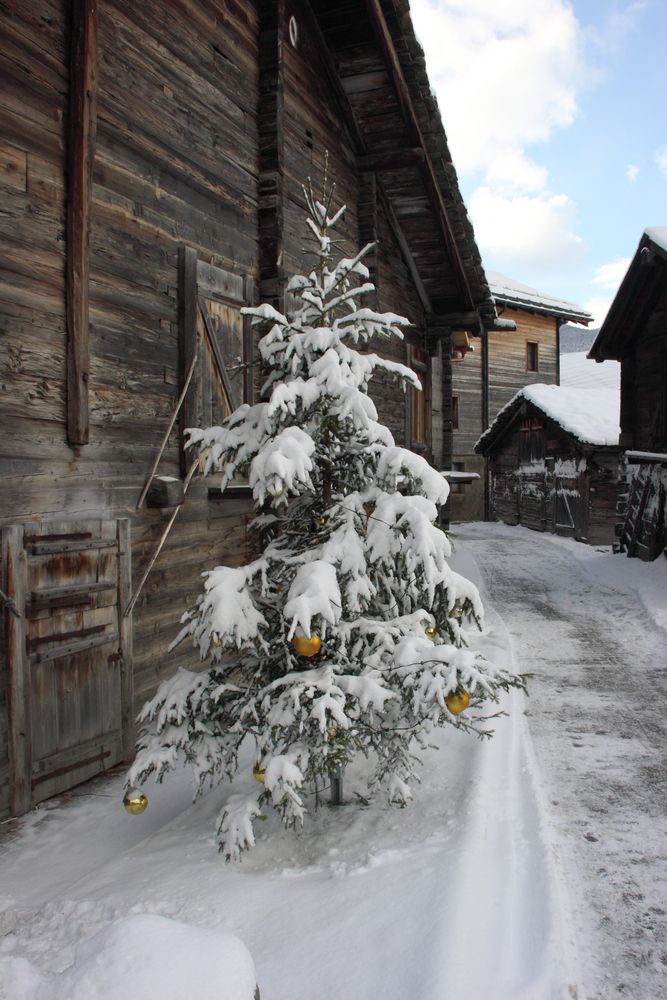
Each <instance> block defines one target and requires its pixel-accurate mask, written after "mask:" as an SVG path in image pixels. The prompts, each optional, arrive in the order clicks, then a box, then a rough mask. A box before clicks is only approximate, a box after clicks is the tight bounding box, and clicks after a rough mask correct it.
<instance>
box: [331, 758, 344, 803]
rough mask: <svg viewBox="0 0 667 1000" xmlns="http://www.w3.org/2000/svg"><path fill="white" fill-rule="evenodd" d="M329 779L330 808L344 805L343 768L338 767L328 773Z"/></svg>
mask: <svg viewBox="0 0 667 1000" xmlns="http://www.w3.org/2000/svg"><path fill="white" fill-rule="evenodd" d="M330 778H331V795H330V797H329V802H330V804H331V805H332V806H342V805H345V803H344V802H343V768H342V767H339V768H337V769H336V770H335V771H331V772H330Z"/></svg>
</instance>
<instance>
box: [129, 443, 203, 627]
mask: <svg viewBox="0 0 667 1000" xmlns="http://www.w3.org/2000/svg"><path fill="white" fill-rule="evenodd" d="M198 465H199V456H197V458H196V459H195V460H194V462H193V463H192V465H191V466H190V468H189V470H188V474H187V476H186V477H185V482H184V483H183V494H184V495H185V494H186V493H187V491H188V487H189V485H190V482H191V480H192V477H193V476H194V474H195V471H196V469H197V466H198ZM180 509H181V504H179V505H178V507H174V510H173V512H172V515H171V517H170V518H169V521H168V522H167V524H166V526H165V528H164V531H163V532H162V535H161V536H160V541H159V542H158V545H157V548H156V550H155V552H154V553H153V556H152V558H151V561H150V562H149V564H148V566H147V567H146V570H145V572H144V575H143V576H142V578H141V580H140V582H139V586H138V587H137V589H136V590H135V592H134V594H133V596H132V598H131V600H130V601H129V603H128V605H127V607H126V608H125V617H126V618H127V616H128V615H131V614H132V612H133V610H134V606H135V604H136V603H137V601H138V600H139V596H140V594H141V591H142V590H143V589H144V584H145V583H146V580H147V579H148V576H149V574H150V571H151V570H152V569H153V566H154V565H155V561H156V559H157V557H158V556H159V555H160V552H161V551H162V547H163V545H164V543H165V542H166V541H167V538H168V537H169V532H170V531H171V529H172V525H173V523H174V521H175V520H176V518H177V517H178V512H179V510H180Z"/></svg>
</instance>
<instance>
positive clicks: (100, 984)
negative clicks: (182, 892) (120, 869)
mask: <svg viewBox="0 0 667 1000" xmlns="http://www.w3.org/2000/svg"><path fill="white" fill-rule="evenodd" d="M3 985H4V989H5V993H0V996H7V997H8V998H10V1000H24V998H25V1000H29V998H32V997H35V998H39V1000H149V998H151V997H160V1000H184V998H190V997H192V998H196V1000H253V998H254V996H255V987H256V976H255V967H254V964H253V961H252V958H251V957H250V953H249V952H248V949H247V948H246V947H245V945H244V944H243V942H242V941H241V940H240V939H239V938H238V937H236V936H235V935H233V934H230V933H228V932H227V931H223V930H219V929H214V930H211V929H209V928H206V927H192V926H190V925H187V924H183V923H180V922H178V921H176V920H168V919H167V918H166V917H160V916H156V915H154V914H148V913H136V914H130V915H129V916H127V917H122V918H121V919H119V920H116V921H114V922H113V923H112V924H110V925H108V926H105V927H103V928H102V930H100V931H98V932H97V934H94V935H93V936H92V937H91V938H88V939H87V940H84V941H83V942H82V943H81V944H80V945H78V946H77V947H76V949H75V959H74V962H73V964H72V965H71V966H70V967H69V968H67V969H66V970H65V971H64V972H63V973H62V974H61V975H59V976H57V977H55V978H53V979H47V978H46V977H44V976H42V975H40V974H39V973H38V972H37V971H36V969H35V968H34V967H33V966H32V965H31V964H30V963H29V962H27V961H26V960H25V959H23V958H6V959H3V958H2V957H0V989H2V987H3Z"/></svg>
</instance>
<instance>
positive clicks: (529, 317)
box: [450, 307, 559, 521]
mask: <svg viewBox="0 0 667 1000" xmlns="http://www.w3.org/2000/svg"><path fill="white" fill-rule="evenodd" d="M500 318H501V319H503V320H512V321H513V322H514V323H516V330H515V331H509V330H507V331H505V330H502V331H494V330H491V331H489V332H488V333H487V334H486V337H485V338H481V337H479V336H472V337H471V344H472V346H473V351H472V352H471V353H468V354H466V355H465V357H464V359H463V360H462V361H458V362H453V363H452V395H454V396H457V397H458V400H459V428H458V430H455V431H454V432H453V439H452V459H453V461H454V462H455V463H456V464H457V465H458V466H460V467H463V468H464V469H465V470H466V471H469V472H476V473H477V474H478V475H479V476H480V478H479V479H478V480H477V481H475V482H474V483H471V484H470V485H468V486H464V487H462V488H461V490H460V492H459V493H457V494H455V495H454V496H452V499H451V503H450V518H451V520H452V521H456V520H478V519H482V518H484V516H485V507H486V505H485V497H484V490H485V477H486V469H485V463H484V461H483V459H480V457H479V456H476V455H475V454H474V445H475V442H476V441H477V440H478V439H479V437H480V435H481V434H482V433H483V431H484V430H486V427H485V425H484V411H483V404H482V398H483V351H484V349H485V343H487V344H488V371H489V385H488V420H489V424H491V423H493V421H494V419H495V417H496V415H497V413H498V412H499V410H501V409H502V408H503V406H505V405H506V404H507V403H508V402H509V401H510V399H512V397H513V396H514V395H515V394H516V393H517V392H518V391H519V389H521V388H522V387H523V386H525V385H530V384H532V383H534V382H545V383H548V384H552V383H556V382H557V381H558V375H559V372H558V320H557V318H556V317H554V316H543V315H539V314H537V313H534V312H531V311H530V310H528V309H515V308H512V307H507V308H504V309H502V310H501V313H500ZM528 343H534V344H537V356H538V367H537V370H536V371H530V370H528V367H527V363H526V358H527V346H526V345H527V344H528Z"/></svg>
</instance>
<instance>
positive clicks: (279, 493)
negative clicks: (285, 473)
mask: <svg viewBox="0 0 667 1000" xmlns="http://www.w3.org/2000/svg"><path fill="white" fill-rule="evenodd" d="M283 492H284V490H283V487H282V484H281V483H276V485H275V486H274V487H273V495H274V497H281V496H282V495H283Z"/></svg>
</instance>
